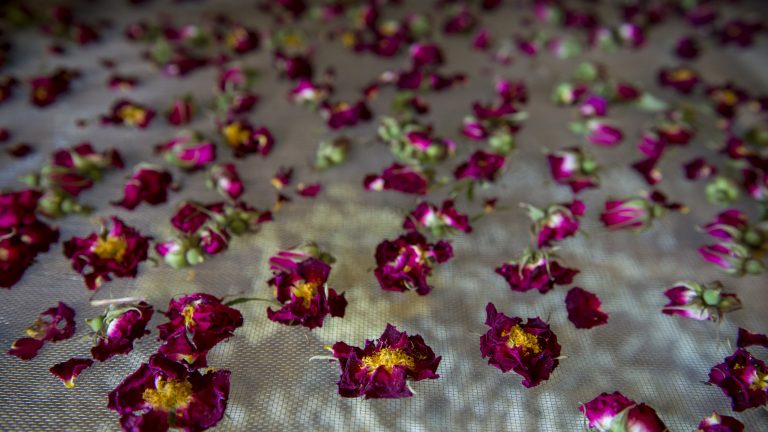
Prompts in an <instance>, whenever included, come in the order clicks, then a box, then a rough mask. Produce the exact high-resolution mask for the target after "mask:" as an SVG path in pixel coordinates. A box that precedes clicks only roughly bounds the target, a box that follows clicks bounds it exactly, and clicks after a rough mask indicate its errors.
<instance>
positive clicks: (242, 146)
mask: <svg viewBox="0 0 768 432" xmlns="http://www.w3.org/2000/svg"><path fill="white" fill-rule="evenodd" d="M220 132H221V134H222V135H224V139H225V140H226V143H227V145H229V146H230V147H231V148H232V151H233V153H234V155H235V157H237V158H241V157H244V156H245V155H247V154H251V153H258V154H260V155H262V156H264V157H266V156H267V155H269V153H270V152H271V151H272V147H274V145H275V139H274V138H273V137H272V133H271V132H270V131H269V129H267V128H265V127H259V128H255V127H253V126H251V124H250V123H249V122H248V121H247V120H234V121H229V122H227V123H226V124H224V125H223V126H222V127H221V129H220Z"/></svg>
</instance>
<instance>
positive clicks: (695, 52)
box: [675, 36, 701, 60]
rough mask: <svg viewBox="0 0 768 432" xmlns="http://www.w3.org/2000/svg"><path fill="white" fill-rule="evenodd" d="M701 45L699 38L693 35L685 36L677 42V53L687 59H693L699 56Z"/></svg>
mask: <svg viewBox="0 0 768 432" xmlns="http://www.w3.org/2000/svg"><path fill="white" fill-rule="evenodd" d="M700 51H701V47H700V45H699V42H698V40H696V39H695V38H693V37H691V36H684V37H681V38H680V39H678V40H677V43H676V44H675V54H676V55H677V56H678V57H680V58H682V59H686V60H692V59H695V58H696V57H698V56H699V52H700Z"/></svg>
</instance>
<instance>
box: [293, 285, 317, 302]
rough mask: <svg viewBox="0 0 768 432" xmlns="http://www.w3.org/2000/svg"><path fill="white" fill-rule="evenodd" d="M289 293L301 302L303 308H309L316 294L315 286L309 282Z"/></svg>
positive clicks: (297, 286)
mask: <svg viewBox="0 0 768 432" xmlns="http://www.w3.org/2000/svg"><path fill="white" fill-rule="evenodd" d="M291 292H292V293H293V295H295V296H296V297H298V298H300V299H302V300H303V303H304V307H309V303H310V302H311V301H312V297H314V296H315V294H317V284H315V283H309V282H304V283H300V284H298V285H296V286H294V287H293V288H291Z"/></svg>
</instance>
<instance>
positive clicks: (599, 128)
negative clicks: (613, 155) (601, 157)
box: [586, 120, 624, 147]
mask: <svg viewBox="0 0 768 432" xmlns="http://www.w3.org/2000/svg"><path fill="white" fill-rule="evenodd" d="M586 129H587V131H586V132H587V133H586V137H587V140H588V141H589V142H590V143H592V144H595V145H599V146H604V147H614V146H617V145H619V144H621V141H622V140H623V139H624V133H623V132H622V131H621V129H619V128H617V127H615V126H612V125H610V124H608V123H606V122H604V121H601V120H589V121H588V122H587V124H586Z"/></svg>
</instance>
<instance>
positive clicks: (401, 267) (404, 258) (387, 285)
mask: <svg viewBox="0 0 768 432" xmlns="http://www.w3.org/2000/svg"><path fill="white" fill-rule="evenodd" d="M452 257H453V248H452V247H451V244H450V243H449V242H447V241H443V240H441V241H439V242H437V243H434V244H431V243H427V239H426V238H424V236H423V235H421V234H419V233H418V232H416V231H411V232H409V233H407V234H403V235H401V236H400V237H398V238H396V239H395V240H384V241H382V242H381V243H379V245H378V246H376V269H375V270H374V274H375V275H376V279H377V280H378V281H379V285H380V286H381V288H382V289H383V290H385V291H399V292H405V291H406V290H415V291H416V293H417V294H419V295H426V294H429V292H430V291H432V287H431V286H430V285H429V284H428V283H427V278H428V277H429V275H430V274H431V273H432V265H433V264H434V263H443V262H446V261H448V260H449V259H451V258H452Z"/></svg>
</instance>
